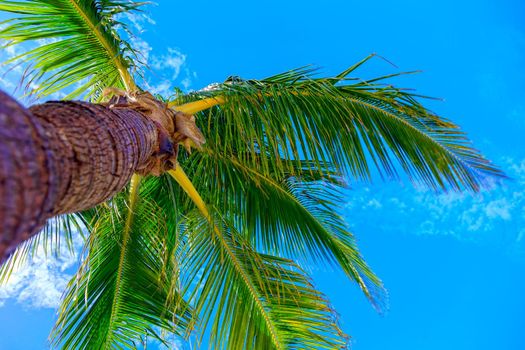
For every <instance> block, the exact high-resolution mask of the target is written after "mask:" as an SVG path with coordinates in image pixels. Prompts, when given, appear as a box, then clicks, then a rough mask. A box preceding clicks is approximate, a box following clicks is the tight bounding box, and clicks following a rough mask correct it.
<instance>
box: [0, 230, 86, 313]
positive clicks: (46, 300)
mask: <svg viewBox="0 0 525 350" xmlns="http://www.w3.org/2000/svg"><path fill="white" fill-rule="evenodd" d="M74 243H75V247H76V251H79V250H80V246H81V245H82V242H81V238H80V237H79V238H77V240H75V242H74ZM77 264H78V258H77V256H76V254H75V253H71V252H69V251H68V250H67V248H65V247H63V248H62V249H61V251H60V254H59V255H58V256H53V255H48V256H46V254H45V253H44V250H43V248H41V247H39V249H38V250H37V252H36V254H35V256H34V257H33V258H31V259H30V260H29V261H28V262H26V263H24V264H22V265H21V266H19V267H17V268H15V270H14V271H13V272H12V273H11V275H10V277H9V280H8V282H7V283H5V284H3V285H0V307H1V306H2V305H3V304H4V303H5V302H6V300H8V299H12V300H16V301H17V302H18V303H20V304H22V305H23V306H24V307H29V308H57V307H58V305H59V302H60V297H61V295H62V293H63V292H64V290H65V288H66V285H67V282H68V281H69V279H70V278H71V276H72V275H73V271H72V270H73V268H74V267H76V266H77Z"/></svg>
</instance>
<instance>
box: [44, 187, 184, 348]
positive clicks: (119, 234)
mask: <svg viewBox="0 0 525 350" xmlns="http://www.w3.org/2000/svg"><path fill="white" fill-rule="evenodd" d="M123 198H125V196H119V197H118V198H116V199H115V200H114V201H113V202H112V203H111V205H110V207H109V208H106V209H101V210H100V212H99V213H100V214H99V215H97V216H98V217H96V223H95V225H94V230H93V232H92V235H91V237H90V241H89V245H88V247H87V248H88V249H87V252H88V253H87V254H88V255H87V257H86V259H85V261H84V263H83V265H82V267H81V269H80V271H79V272H78V273H77V276H75V277H74V278H73V279H72V280H71V282H70V284H69V286H68V290H67V293H66V295H65V299H64V301H63V304H62V306H61V310H60V316H59V319H58V321H57V324H56V326H55V330H54V334H53V340H54V344H55V345H57V346H60V347H64V348H74V349H110V348H121V349H124V348H125V349H134V348H135V342H137V341H139V340H140V339H141V337H142V336H143V335H150V336H152V337H156V338H158V339H160V337H159V335H158V334H157V331H158V330H159V329H160V330H164V331H166V332H172V333H175V334H184V333H185V332H186V325H187V324H188V321H189V317H190V314H189V309H188V306H187V305H186V304H185V302H184V301H183V300H182V299H181V297H180V294H179V293H178V290H179V289H178V286H177V285H176V284H174V283H175V282H176V280H177V279H176V278H174V275H176V271H175V270H176V263H175V262H174V260H173V257H174V254H173V249H174V246H173V245H174V243H175V242H174V241H173V240H172V239H170V237H169V236H168V233H167V229H166V226H165V223H164V215H163V212H162V210H161V209H160V208H159V207H158V206H157V205H155V204H154V203H149V202H147V201H146V200H143V199H138V198H137V202H136V203H132V202H128V203H126V201H125V200H124V199H123ZM128 207H129V208H130V210H132V211H133V213H134V215H133V217H132V218H130V217H129V216H128V209H127V208H128Z"/></svg>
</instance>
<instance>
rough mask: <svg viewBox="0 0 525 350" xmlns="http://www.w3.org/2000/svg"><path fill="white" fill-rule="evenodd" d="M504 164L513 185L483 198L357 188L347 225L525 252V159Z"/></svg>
mask: <svg viewBox="0 0 525 350" xmlns="http://www.w3.org/2000/svg"><path fill="white" fill-rule="evenodd" d="M499 163H500V164H503V165H504V169H505V171H506V172H507V173H508V175H509V176H510V177H511V178H512V179H513V180H512V181H506V182H503V183H502V184H500V185H491V186H490V188H489V189H487V190H484V191H482V192H481V193H479V194H470V193H457V192H450V193H444V194H436V193H434V192H432V191H428V190H424V189H421V188H419V189H413V188H403V187H402V186H399V184H397V183H384V184H380V185H375V186H370V185H356V186H354V189H353V190H352V191H350V192H349V198H350V202H349V203H348V204H347V205H346V210H347V214H348V215H347V216H348V221H349V223H350V224H351V225H352V226H353V229H354V231H356V232H359V231H360V230H364V229H367V230H372V231H374V230H382V231H385V232H393V233H394V232H395V233H411V234H418V235H448V236H453V237H456V238H457V239H460V240H469V241H475V242H478V243H483V244H505V245H506V246H507V248H508V249H509V251H514V252H520V253H525V230H524V229H523V227H525V159H523V160H520V161H516V160H514V159H512V158H508V157H507V158H504V159H503V160H502V161H500V162H499ZM382 212H384V213H388V215H381V213H382ZM377 215H381V217H380V220H379V219H378V218H377Z"/></svg>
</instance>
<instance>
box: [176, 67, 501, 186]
mask: <svg viewBox="0 0 525 350" xmlns="http://www.w3.org/2000/svg"><path fill="white" fill-rule="evenodd" d="M365 61H366V60H363V61H362V62H360V63H358V64H357V65H354V66H352V67H351V68H349V69H348V70H345V71H344V72H342V73H341V74H339V75H337V76H335V77H329V78H316V77H315V76H314V75H313V72H314V71H312V69H311V68H302V69H298V70H293V71H290V72H286V73H283V74H280V75H277V76H274V77H270V78H267V79H263V80H243V79H240V78H230V79H229V80H227V81H226V82H225V83H223V84H218V85H215V86H213V87H211V88H209V89H206V90H205V91H201V92H198V93H194V94H191V95H189V96H186V97H183V98H181V99H180V100H178V101H176V103H177V104H180V103H183V102H188V101H198V100H202V99H203V98H215V99H216V101H219V102H216V103H214V104H219V106H215V107H213V108H212V109H211V110H210V111H209V112H204V113H201V115H200V117H199V119H201V120H202V121H201V124H200V125H201V126H202V128H203V129H204V130H205V134H206V137H207V139H212V140H213V141H214V142H215V145H216V146H217V147H219V148H217V149H215V151H217V152H221V153H222V154H224V155H225V156H227V157H228V156H235V157H236V158H237V159H238V160H239V162H241V163H242V164H246V165H248V166H250V167H252V168H256V169H259V171H261V172H262V173H263V174H270V173H271V172H275V171H281V172H282V173H283V174H284V173H290V172H293V171H297V170H299V169H303V168H302V167H301V166H300V163H301V162H302V161H303V160H309V161H311V162H312V166H310V167H309V168H308V169H306V171H308V172H321V173H322V172H323V171H322V169H323V168H324V166H323V165H324V164H333V166H334V167H335V170H336V171H337V172H339V173H341V174H345V175H350V176H352V177H354V178H358V179H366V180H368V179H369V178H370V174H371V169H372V166H371V164H374V165H375V167H376V168H377V169H379V171H380V172H381V173H382V174H384V175H386V176H388V177H397V176H398V168H399V166H400V167H401V168H402V169H403V170H404V171H405V172H406V173H407V174H408V176H409V177H410V179H411V180H412V181H415V182H419V183H422V184H424V185H426V186H429V187H431V188H433V189H436V190H438V189H445V190H446V189H449V188H452V189H456V190H459V189H462V188H466V189H470V190H474V191H477V190H479V188H480V186H482V185H483V184H484V180H485V179H486V178H487V177H488V176H503V174H502V173H501V172H500V171H499V170H498V169H496V168H495V167H494V166H492V165H491V164H490V162H489V161H488V160H486V159H485V158H484V157H483V156H481V155H480V154H479V153H478V152H477V151H476V150H475V149H473V148H472V147H471V146H470V143H469V141H468V139H467V138H466V136H465V135H464V133H463V132H461V131H460V129H459V127H458V126H456V125H455V124H453V123H452V122H450V121H448V120H446V119H444V118H441V117H439V116H437V115H435V114H433V113H431V112H430V111H428V110H427V109H425V108H424V107H423V106H422V105H421V104H420V103H419V102H418V101H417V100H416V98H417V97H418V96H417V95H415V94H413V93H410V92H407V91H405V90H402V89H399V88H395V87H392V86H391V85H383V84H380V83H379V82H382V81H383V80H384V79H386V78H389V77H391V76H392V75H391V76H386V77H379V78H376V79H372V80H369V81H360V80H356V79H353V78H348V74H350V73H351V72H353V71H354V70H355V69H356V68H357V67H358V66H360V65H361V64H362V63H364V62H365ZM394 159H396V160H397V161H394ZM294 163H296V165H294Z"/></svg>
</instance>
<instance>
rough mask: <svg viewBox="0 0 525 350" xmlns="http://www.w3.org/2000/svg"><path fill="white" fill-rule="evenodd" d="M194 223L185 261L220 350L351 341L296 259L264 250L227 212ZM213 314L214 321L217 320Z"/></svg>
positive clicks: (197, 307) (314, 346) (194, 297)
mask: <svg viewBox="0 0 525 350" xmlns="http://www.w3.org/2000/svg"><path fill="white" fill-rule="evenodd" d="M214 217H215V218H216V220H215V221H214V222H213V225H215V226H216V227H217V228H218V229H215V228H214V227H211V226H210V222H209V221H207V220H205V219H204V218H203V217H202V216H195V217H194V218H193V219H192V220H189V221H188V222H187V223H186V224H187V226H186V230H185V232H186V234H187V236H188V243H187V245H186V248H187V249H186V251H185V254H184V255H183V256H182V258H181V261H182V262H183V264H184V270H185V272H186V274H185V277H186V279H185V281H186V286H187V287H188V292H187V293H189V294H190V300H192V301H193V302H194V303H195V312H196V313H198V314H199V315H201V317H202V322H203V325H204V326H205V325H207V324H208V322H211V323H212V325H211V330H210V346H211V347H212V348H213V349H239V350H240V349H334V348H341V347H344V346H345V344H346V342H347V339H346V336H345V335H344V334H343V333H342V331H341V330H340V328H339V326H338V325H337V320H336V317H335V313H334V312H333V310H332V309H331V307H330V305H329V304H328V302H327V301H326V300H325V298H324V297H323V296H322V295H321V294H320V293H319V292H318V291H317V290H316V289H315V288H314V287H313V286H312V284H311V282H310V280H309V279H308V278H307V277H306V275H305V273H304V271H302V270H301V269H300V268H299V267H298V266H297V265H296V264H295V263H293V262H292V261H290V260H287V259H283V258H278V257H274V256H270V255H266V254H261V253H256V252H255V251H254V250H253V248H252V247H251V246H250V245H249V244H248V243H247V242H246V241H245V240H244V238H243V237H242V235H240V234H239V233H238V232H236V230H235V229H234V228H233V227H232V226H231V225H227V224H226V222H225V221H224V220H222V219H220V217H218V216H215V215H214ZM210 320H211V321H210Z"/></svg>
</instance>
